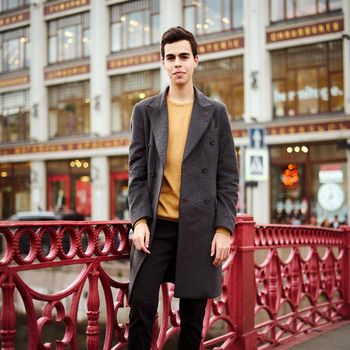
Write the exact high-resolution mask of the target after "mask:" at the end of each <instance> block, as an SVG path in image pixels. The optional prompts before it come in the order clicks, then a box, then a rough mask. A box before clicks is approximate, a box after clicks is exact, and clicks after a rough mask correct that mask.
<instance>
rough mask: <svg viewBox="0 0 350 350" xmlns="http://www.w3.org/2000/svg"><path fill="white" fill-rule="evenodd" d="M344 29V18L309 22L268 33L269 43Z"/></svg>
mask: <svg viewBox="0 0 350 350" xmlns="http://www.w3.org/2000/svg"><path fill="white" fill-rule="evenodd" d="M343 30H344V21H343V19H338V20H334V21H327V22H323V23H317V24H309V25H304V26H299V27H293V28H285V29H280V30H275V31H271V32H268V33H266V40H267V42H268V43H273V42H278V41H285V40H293V39H300V38H305V37H309V36H315V35H323V34H329V33H337V32H342V31H343Z"/></svg>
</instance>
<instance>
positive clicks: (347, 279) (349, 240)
mask: <svg viewBox="0 0 350 350" xmlns="http://www.w3.org/2000/svg"><path fill="white" fill-rule="evenodd" d="M341 228H342V230H343V232H344V243H345V244H344V249H345V252H344V253H345V254H344V265H343V276H342V285H343V288H342V289H343V296H344V307H343V312H342V314H343V317H344V318H346V319H350V227H349V226H342V227H341Z"/></svg>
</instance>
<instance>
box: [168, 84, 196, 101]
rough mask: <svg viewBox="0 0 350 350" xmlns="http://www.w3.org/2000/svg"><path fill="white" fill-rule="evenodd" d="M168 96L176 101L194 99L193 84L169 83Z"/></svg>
mask: <svg viewBox="0 0 350 350" xmlns="http://www.w3.org/2000/svg"><path fill="white" fill-rule="evenodd" d="M168 97H169V98H170V99H171V100H173V101H176V102H188V101H193V99H194V90H193V84H192V82H191V84H186V85H183V86H177V85H170V88H169V92H168Z"/></svg>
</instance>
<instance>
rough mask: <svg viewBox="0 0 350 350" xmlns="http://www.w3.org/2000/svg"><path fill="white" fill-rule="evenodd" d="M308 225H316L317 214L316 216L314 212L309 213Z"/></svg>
mask: <svg viewBox="0 0 350 350" xmlns="http://www.w3.org/2000/svg"><path fill="white" fill-rule="evenodd" d="M309 225H311V226H317V216H316V214H311V215H310V220H309Z"/></svg>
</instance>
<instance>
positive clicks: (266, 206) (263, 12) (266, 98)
mask: <svg viewBox="0 0 350 350" xmlns="http://www.w3.org/2000/svg"><path fill="white" fill-rule="evenodd" d="M268 25H269V1H268V0H249V1H244V120H245V122H246V123H247V124H248V126H249V124H252V123H254V125H255V126H256V127H258V126H259V123H263V122H268V121H271V120H272V103H271V100H272V99H271V93H272V87H271V62H270V53H269V52H268V50H267V49H266V27H267V26H268ZM251 126H253V125H251ZM246 208H249V210H250V211H249V214H251V215H253V216H254V218H255V220H256V221H257V222H259V223H267V222H269V220H270V200H269V181H259V182H258V185H257V187H254V188H253V187H250V188H249V189H247V196H246Z"/></svg>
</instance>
